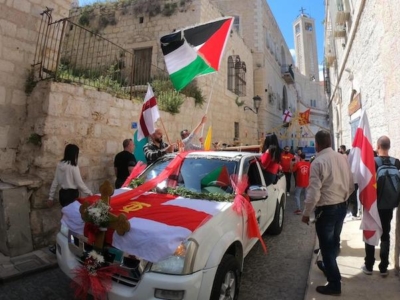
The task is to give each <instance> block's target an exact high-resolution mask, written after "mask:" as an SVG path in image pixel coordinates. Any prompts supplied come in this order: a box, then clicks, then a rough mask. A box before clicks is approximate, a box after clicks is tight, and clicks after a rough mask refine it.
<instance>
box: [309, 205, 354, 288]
mask: <svg viewBox="0 0 400 300" xmlns="http://www.w3.org/2000/svg"><path fill="white" fill-rule="evenodd" d="M346 212H347V202H343V203H340V204H336V205H326V206H321V207H317V208H316V210H315V216H316V218H317V220H316V222H315V229H316V231H317V236H318V240H319V247H320V249H321V254H322V259H323V262H324V265H325V274H326V278H327V280H328V283H329V286H330V287H332V288H333V289H338V290H341V283H340V280H341V278H342V277H341V276H340V271H339V268H338V265H337V262H336V257H337V255H338V253H339V249H340V233H341V232H342V226H343V220H344V218H345V216H346Z"/></svg>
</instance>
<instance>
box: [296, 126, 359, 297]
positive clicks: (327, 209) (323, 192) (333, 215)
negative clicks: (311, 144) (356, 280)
mask: <svg viewBox="0 0 400 300" xmlns="http://www.w3.org/2000/svg"><path fill="white" fill-rule="evenodd" d="M315 148H316V150H317V152H318V154H317V156H316V158H315V160H314V161H313V163H312V164H311V174H310V184H309V186H308V188H307V195H306V199H305V201H304V207H305V208H304V212H303V217H302V222H304V223H306V224H309V222H310V215H311V213H312V212H313V211H314V209H315V216H316V217H315V218H316V222H315V229H316V232H317V236H318V240H319V246H320V249H321V254H322V257H323V263H324V268H325V270H324V273H325V275H326V277H327V281H328V284H327V285H325V286H317V288H316V290H317V292H318V293H321V294H324V295H340V294H341V282H340V280H341V275H340V271H339V268H338V265H337V262H336V256H337V255H338V253H339V248H340V233H341V231H342V226H343V221H344V218H345V216H346V212H347V201H346V200H347V199H348V198H349V196H350V194H351V193H352V192H353V190H354V183H353V176H352V174H351V171H350V166H349V164H348V162H347V159H346V157H345V156H344V155H342V154H340V153H338V152H336V151H334V150H333V149H332V148H331V135H330V133H329V132H327V131H324V130H321V131H318V132H317V134H316V135H315Z"/></svg>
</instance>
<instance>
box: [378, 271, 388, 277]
mask: <svg viewBox="0 0 400 300" xmlns="http://www.w3.org/2000/svg"><path fill="white" fill-rule="evenodd" d="M380 274H381V276H382V277H387V276H388V275H389V271H388V270H386V271H381V272H380Z"/></svg>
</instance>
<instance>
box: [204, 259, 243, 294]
mask: <svg viewBox="0 0 400 300" xmlns="http://www.w3.org/2000/svg"><path fill="white" fill-rule="evenodd" d="M239 285H240V266H239V263H238V261H237V260H236V259H235V257H234V256H233V255H230V254H226V255H224V257H223V258H222V260H221V263H220V264H219V266H218V269H217V273H216V274H215V278H214V283H213V287H212V290H211V296H210V300H236V299H238V296H239Z"/></svg>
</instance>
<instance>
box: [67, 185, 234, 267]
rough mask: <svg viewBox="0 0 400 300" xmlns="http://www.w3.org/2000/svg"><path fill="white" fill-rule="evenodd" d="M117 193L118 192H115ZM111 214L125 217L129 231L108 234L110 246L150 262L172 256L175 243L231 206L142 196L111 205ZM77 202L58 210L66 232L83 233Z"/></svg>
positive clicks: (180, 198) (175, 246)
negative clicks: (67, 230)
mask: <svg viewBox="0 0 400 300" xmlns="http://www.w3.org/2000/svg"><path fill="white" fill-rule="evenodd" d="M118 192H119V191H118ZM111 203H112V204H111V207H112V213H113V214H115V215H119V214H121V213H123V214H125V215H126V216H127V219H128V221H129V223H130V226H131V228H130V230H129V231H128V232H127V233H125V234H124V235H123V236H120V235H118V234H117V233H116V232H113V233H112V234H109V236H110V237H111V240H110V241H108V242H109V243H111V245H112V246H113V247H115V248H117V249H119V250H121V251H123V252H125V253H128V254H131V255H135V256H136V257H138V258H141V259H145V260H147V261H150V262H158V261H161V260H163V259H165V258H167V257H169V256H170V255H172V254H173V253H174V252H175V250H176V248H177V247H178V246H179V244H180V243H181V242H183V241H185V240H186V239H187V238H188V237H190V236H191V235H192V234H193V233H194V232H195V231H196V230H197V229H199V228H200V227H202V226H204V225H205V224H206V223H207V222H209V221H210V219H212V218H213V217H215V216H217V215H218V214H220V213H221V212H222V211H224V210H226V209H229V208H230V207H231V206H232V203H231V202H216V201H209V200H200V199H188V198H183V197H180V196H173V195H168V194H156V193H145V194H143V195H141V196H139V197H137V198H135V199H131V200H129V201H125V202H124V203H116V204H113V202H112V199H111ZM79 207H80V203H79V202H78V201H75V202H74V203H72V204H70V205H68V206H66V207H64V208H63V209H62V213H63V217H62V223H63V224H64V225H66V226H67V227H68V228H69V229H70V230H72V231H74V232H76V233H78V234H82V235H83V234H84V231H85V232H86V233H87V230H88V228H86V229H85V223H84V222H83V221H82V218H81V215H80V212H79Z"/></svg>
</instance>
